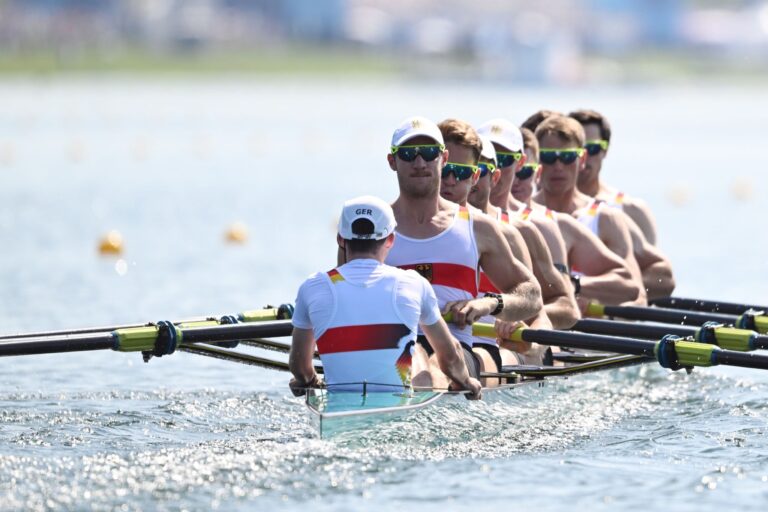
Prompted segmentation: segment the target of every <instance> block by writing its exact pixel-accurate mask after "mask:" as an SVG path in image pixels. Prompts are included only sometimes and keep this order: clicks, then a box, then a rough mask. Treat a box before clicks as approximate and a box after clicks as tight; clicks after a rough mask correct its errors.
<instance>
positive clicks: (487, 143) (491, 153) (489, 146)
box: [480, 135, 498, 165]
mask: <svg viewBox="0 0 768 512" xmlns="http://www.w3.org/2000/svg"><path fill="white" fill-rule="evenodd" d="M480 140H481V141H482V142H483V150H482V151H481V152H480V156H481V157H483V158H487V159H488V160H490V161H491V162H493V165H496V163H497V162H498V160H496V149H495V148H494V147H493V142H491V139H489V138H488V137H486V136H485V135H481V136H480Z"/></svg>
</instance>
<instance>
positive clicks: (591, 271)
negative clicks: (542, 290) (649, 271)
mask: <svg viewBox="0 0 768 512" xmlns="http://www.w3.org/2000/svg"><path fill="white" fill-rule="evenodd" d="M478 131H480V133H481V134H483V133H485V134H487V136H488V138H489V139H490V140H491V142H492V143H493V146H494V148H495V149H496V151H497V155H498V154H499V153H500V154H501V155H502V156H504V157H505V158H506V161H504V159H503V158H500V159H499V167H500V168H501V169H500V170H501V177H500V178H499V181H498V183H497V185H496V186H495V187H494V188H493V189H492V190H491V196H490V201H491V203H492V204H494V205H495V206H497V207H499V206H501V207H502V208H503V207H504V206H503V205H505V204H506V205H507V206H508V207H509V208H511V209H512V210H517V212H518V213H517V216H518V217H519V218H521V219H523V220H525V221H528V222H530V223H532V224H533V225H534V226H535V227H536V228H537V229H539V231H540V232H541V234H542V235H543V236H544V240H545V241H546V242H547V245H548V247H549V249H550V252H551V254H552V259H553V261H554V263H555V266H556V267H557V268H558V269H559V270H560V271H561V272H562V273H564V274H565V275H566V276H567V277H568V278H569V279H570V274H569V268H571V267H574V266H575V267H577V268H579V269H580V272H581V273H582V274H583V276H582V275H580V276H579V278H578V279H576V280H575V281H574V288H575V289H574V291H575V292H576V293H577V294H579V297H578V300H579V305H580V307H581V309H582V312H583V311H584V310H585V309H586V306H587V304H588V303H589V302H590V301H597V302H600V303H602V304H611V305H620V304H625V303H632V301H634V300H635V299H636V298H637V297H638V295H639V294H640V285H639V284H638V283H637V282H635V281H634V280H633V279H632V275H631V274H630V272H629V269H628V268H627V266H626V264H625V263H624V262H623V261H622V260H621V258H619V257H617V256H616V255H615V254H613V253H612V252H611V251H610V250H609V249H608V248H607V247H605V245H604V244H603V243H602V242H601V241H600V239H599V238H597V237H596V236H595V235H593V234H592V233H590V232H589V230H588V229H586V228H585V227H584V226H581V225H580V224H579V223H578V222H577V221H576V220H575V219H573V218H571V217H570V216H565V215H557V214H556V213H555V212H552V211H551V210H547V209H546V208H544V207H542V206H540V205H536V204H535V203H533V202H532V201H531V196H530V195H527V196H525V197H513V196H512V194H511V192H512V189H513V188H515V189H516V190H524V187H523V188H518V187H516V181H518V180H521V181H525V180H528V179H532V178H531V177H528V176H527V175H526V174H525V173H523V174H521V171H522V167H523V166H524V165H525V164H526V163H529V162H528V160H527V158H524V157H523V156H522V152H523V150H524V143H523V137H522V134H521V132H520V129H518V128H517V127H516V126H515V125H514V124H512V123H511V122H510V121H507V120H505V119H495V120H493V121H489V122H487V123H485V124H484V125H483V126H481V128H480V129H479V130H478ZM510 148H514V149H516V148H519V151H517V152H512V151H510ZM518 152H519V153H520V156H518V157H515V156H514V155H515V154H516V153H518ZM510 154H511V155H513V156H508V155H510ZM527 156H528V157H530V158H531V159H532V162H530V163H537V162H538V154H527ZM505 173H506V174H505ZM505 194H506V196H505ZM558 254H561V256H558Z"/></svg>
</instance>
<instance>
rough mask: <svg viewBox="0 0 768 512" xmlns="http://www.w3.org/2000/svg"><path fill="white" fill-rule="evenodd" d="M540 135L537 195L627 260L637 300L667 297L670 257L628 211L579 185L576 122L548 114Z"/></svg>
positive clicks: (580, 138)
mask: <svg viewBox="0 0 768 512" xmlns="http://www.w3.org/2000/svg"><path fill="white" fill-rule="evenodd" d="M536 138H537V139H538V142H539V145H540V148H539V159H540V161H541V163H542V174H541V177H542V178H541V187H542V190H541V191H540V192H539V193H538V194H537V195H536V196H535V198H534V200H535V201H537V202H539V203H541V204H543V205H544V206H546V207H547V208H552V209H554V210H557V211H560V212H563V213H565V214H569V215H572V216H573V217H574V218H576V219H577V220H578V221H579V222H580V223H582V224H583V225H584V226H586V227H587V228H588V229H589V230H590V231H591V232H592V233H594V234H595V235H597V236H598V237H599V238H600V240H601V241H602V242H603V243H604V244H605V245H606V246H607V247H608V248H609V249H611V251H613V252H614V253H615V254H616V255H618V256H619V257H621V258H622V259H624V260H625V261H626V262H627V264H628V265H629V267H630V271H631V272H632V275H633V278H634V279H635V281H636V282H637V283H638V284H639V285H640V286H641V288H642V295H641V296H640V297H638V299H637V300H636V301H635V302H636V303H638V304H644V303H645V300H644V299H645V297H646V296H650V297H651V298H656V297H660V296H668V295H669V293H670V292H671V289H672V288H673V287H674V280H673V278H672V269H671V266H670V264H669V261H668V260H667V259H666V258H665V257H664V256H663V255H662V254H661V253H660V251H659V250H658V249H657V248H655V247H654V246H653V245H651V244H650V243H648V242H647V241H646V240H645V238H644V237H643V236H642V233H641V232H640V230H639V228H637V227H636V226H635V225H634V222H633V221H632V220H631V219H630V218H629V217H628V216H627V215H626V214H624V213H623V212H621V211H620V210H618V209H615V208H610V207H608V206H607V205H606V204H604V203H603V202H601V201H599V200H596V199H593V198H591V197H589V196H587V195H586V194H584V193H582V192H580V191H579V190H578V188H577V186H576V183H577V179H578V174H579V169H581V167H583V165H584V162H585V160H586V151H585V150H584V142H585V136H584V130H583V128H582V127H581V125H580V124H579V123H578V121H576V120H575V119H572V118H570V117H565V116H552V117H549V118H547V119H546V120H545V121H543V122H542V123H541V124H540V125H539V127H538V128H537V129H536ZM641 263H642V264H641Z"/></svg>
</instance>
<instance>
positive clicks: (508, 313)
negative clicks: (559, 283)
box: [472, 216, 543, 322]
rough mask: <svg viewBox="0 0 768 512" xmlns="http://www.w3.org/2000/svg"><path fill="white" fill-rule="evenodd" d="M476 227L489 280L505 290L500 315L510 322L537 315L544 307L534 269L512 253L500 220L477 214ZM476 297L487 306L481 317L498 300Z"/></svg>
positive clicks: (480, 251) (481, 260) (483, 266)
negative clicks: (499, 222)
mask: <svg viewBox="0 0 768 512" xmlns="http://www.w3.org/2000/svg"><path fill="white" fill-rule="evenodd" d="M474 227H475V240H476V241H477V249H478V252H479V253H480V266H481V267H482V269H483V271H484V272H485V274H486V275H487V276H488V279H490V280H491V282H492V283H493V284H494V285H496V287H497V288H498V289H499V290H501V291H502V295H503V301H504V308H503V309H502V311H501V312H500V313H499V315H498V318H500V319H502V320H506V321H510V322H511V321H515V320H525V319H527V318H531V317H533V316H535V315H536V314H537V313H538V312H539V311H540V310H541V308H542V306H543V303H542V299H541V287H540V286H539V283H537V282H536V278H535V277H534V276H533V274H532V273H531V271H530V270H528V269H527V268H525V265H523V264H522V263H520V261H518V260H516V259H515V257H514V256H513V255H512V251H511V250H510V249H509V245H508V244H507V241H506V239H505V238H504V236H503V235H502V233H501V229H500V228H499V225H498V222H496V221H495V220H493V219H490V218H488V217H481V216H477V217H475V220H474ZM476 300H480V301H485V303H486V304H487V306H488V310H487V311H486V312H484V313H483V314H482V315H481V316H484V315H486V314H489V313H491V312H492V311H493V310H494V309H495V308H496V305H497V303H498V302H497V301H496V299H493V298H482V299H476ZM472 321H474V319H472Z"/></svg>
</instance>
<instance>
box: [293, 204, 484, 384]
mask: <svg viewBox="0 0 768 512" xmlns="http://www.w3.org/2000/svg"><path fill="white" fill-rule="evenodd" d="M395 226H396V223H395V216H394V213H393V212H392V208H391V207H390V206H389V204H387V203H386V202H385V201H382V200H381V199H379V198H377V197H372V196H362V197H358V198H355V199H351V200H349V201H347V202H345V203H344V206H343V208H342V211H341V216H340V218H339V228H338V235H337V242H338V244H339V246H340V247H341V248H342V249H343V251H344V254H345V260H346V261H347V263H345V264H344V265H341V266H339V267H338V268H335V269H333V270H331V271H330V272H318V273H316V274H314V275H312V276H311V277H310V278H309V279H307V280H306V281H305V282H304V283H303V284H302V285H301V288H299V292H298V297H297V298H296V310H295V312H294V315H293V326H294V328H293V342H292V344H291V353H290V357H289V367H290V370H291V372H292V373H293V379H292V380H291V383H290V388H291V390H292V391H293V393H294V394H295V395H297V396H300V395H303V394H304V393H305V392H306V389H307V388H310V387H319V386H323V385H326V386H328V387H329V388H331V389H336V390H356V391H363V392H376V391H384V392H386V391H389V392H393V391H398V390H401V389H402V388H403V387H405V388H408V387H410V385H411V384H412V383H413V384H414V385H415V386H419V387H421V386H423V385H425V384H426V385H427V386H428V387H431V379H430V378H429V376H428V375H427V372H428V371H429V364H428V361H427V358H426V354H424V353H423V351H421V352H420V353H415V354H414V356H413V358H412V356H411V348H412V346H413V345H414V343H415V342H414V340H415V338H416V332H417V326H420V327H421V329H422V332H424V335H425V336H426V338H427V339H428V340H429V343H430V345H431V346H432V347H433V348H434V351H435V356H436V360H437V362H438V365H439V368H440V369H441V370H442V372H443V373H444V374H445V375H446V376H448V379H450V381H451V383H452V385H453V388H454V389H466V390H469V391H470V398H479V397H480V383H479V382H478V381H477V380H476V379H474V378H471V377H470V376H469V374H468V372H467V367H466V365H465V363H464V356H463V351H462V349H461V346H460V345H459V342H458V341H457V340H456V339H455V338H454V337H453V336H452V335H451V334H450V331H449V330H448V326H447V325H446V323H445V321H444V320H443V318H442V317H441V316H440V310H439V309H438V306H437V298H436V297H435V292H434V290H433V289H432V287H431V286H429V283H427V281H426V280H425V279H424V278H423V277H421V276H420V275H419V274H417V273H416V272H413V271H407V270H401V269H398V268H395V267H390V266H388V265H385V264H384V259H385V258H386V256H387V254H388V253H389V251H390V250H391V248H392V244H393V243H394V241H395V235H394V231H395ZM315 348H317V351H318V353H319V355H320V359H321V360H322V362H323V370H324V374H325V383H323V382H322V381H321V380H320V379H319V377H318V376H317V373H316V372H315V368H314V363H313V358H314V353H315ZM411 359H413V360H412V364H410V363H409V361H411ZM411 377H413V380H412V379H411Z"/></svg>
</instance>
